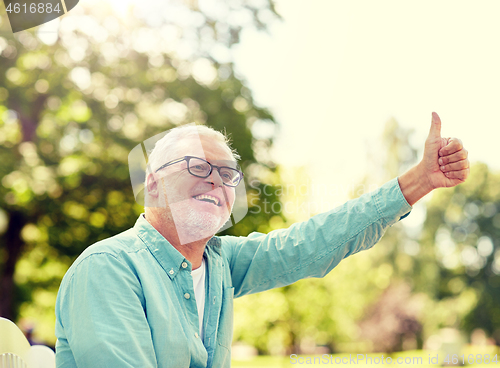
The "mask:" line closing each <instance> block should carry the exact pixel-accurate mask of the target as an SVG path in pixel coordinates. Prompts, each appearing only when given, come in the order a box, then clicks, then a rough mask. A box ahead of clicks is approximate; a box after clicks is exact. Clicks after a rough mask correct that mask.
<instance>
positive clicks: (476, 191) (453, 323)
mask: <svg viewBox="0 0 500 368" xmlns="http://www.w3.org/2000/svg"><path fill="white" fill-rule="evenodd" d="M499 188H500V174H499V173H495V172H492V171H491V170H490V169H489V168H488V166H487V165H486V164H483V163H476V164H474V165H472V167H471V174H470V177H469V178H468V179H467V181H466V182H465V183H464V184H462V185H459V186H457V187H455V188H453V189H452V190H447V191H442V192H439V193H436V195H435V196H434V197H433V198H432V201H431V202H430V203H429V205H428V209H427V219H426V222H425V225H424V229H423V237H422V247H423V248H424V249H426V250H427V253H428V254H429V255H433V257H434V258H433V260H432V261H431V260H430V259H429V261H430V264H431V265H430V266H428V267H429V268H428V269H429V270H432V271H431V272H430V274H429V275H428V278H429V279H430V280H429V281H431V282H430V285H431V286H432V287H430V288H429V289H428V292H430V293H432V295H431V296H432V297H433V299H435V300H436V304H435V308H433V309H432V310H430V311H429V314H428V317H427V319H428V321H429V325H430V326H432V327H433V328H434V329H435V328H438V327H455V328H459V329H461V330H463V331H465V332H466V333H468V334H470V333H471V332H472V331H473V330H474V329H475V328H482V329H483V330H485V331H486V332H487V333H488V334H489V335H490V336H493V337H494V338H495V339H496V341H497V344H499V343H500V309H499V307H498V306H499V305H500V293H499V290H500V243H499V239H500V214H499V212H500V211H499V209H500V189H499ZM429 258H430V257H429Z"/></svg>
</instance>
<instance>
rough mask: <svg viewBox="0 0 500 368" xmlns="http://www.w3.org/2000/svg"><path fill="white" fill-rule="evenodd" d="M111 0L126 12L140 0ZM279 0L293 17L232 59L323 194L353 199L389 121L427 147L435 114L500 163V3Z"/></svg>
mask: <svg viewBox="0 0 500 368" xmlns="http://www.w3.org/2000/svg"><path fill="white" fill-rule="evenodd" d="M87 1H90V0H87ZM108 1H110V2H111V3H113V4H114V5H115V7H116V9H117V15H119V16H120V15H121V16H123V15H124V14H125V9H126V8H127V4H130V3H134V2H137V0H108ZM253 1H258V0H253ZM276 1H277V5H278V6H277V8H278V11H279V12H280V14H281V15H282V16H283V18H284V20H283V21H282V22H279V21H277V22H275V24H274V25H273V26H272V27H271V29H270V33H269V34H266V33H263V32H258V31H254V30H245V31H244V32H243V34H242V38H241V43H240V44H239V45H237V46H236V47H235V49H234V52H233V55H234V60H235V62H236V67H237V70H238V71H239V74H240V75H241V76H242V77H243V78H245V79H246V80H247V82H248V84H249V86H250V88H251V90H252V91H253V93H254V97H255V99H256V101H257V103H258V104H259V105H261V106H263V107H268V108H270V110H271V111H272V112H273V113H274V116H275V117H276V118H277V121H278V123H279V124H280V132H279V135H278V139H277V141H276V143H275V149H274V152H273V157H274V159H275V160H276V161H277V162H278V163H280V164H282V165H283V166H285V167H293V166H300V165H306V166H307V167H308V168H309V174H310V177H311V182H312V183H313V185H317V186H321V185H327V186H330V187H331V186H332V185H334V186H336V187H337V189H336V190H335V191H334V192H335V193H332V194H331V195H330V198H323V199H327V200H328V201H333V202H339V201H340V202H343V201H344V200H345V199H347V195H348V192H349V188H350V187H352V186H353V185H355V184H357V183H359V182H360V180H361V179H362V177H363V176H364V175H365V173H366V172H367V171H368V168H367V159H366V158H367V151H366V145H367V142H371V143H370V144H372V145H373V144H374V143H375V144H376V143H378V142H379V141H380V137H381V134H382V132H383V130H384V126H385V124H386V122H387V120H388V119H390V118H391V117H394V118H395V119H396V120H397V121H398V122H399V124H401V125H403V126H404V127H406V128H414V129H415V131H416V134H415V136H414V137H413V142H415V144H416V145H417V147H420V149H423V146H424V141H425V138H426V137H427V134H428V130H429V127H430V121H431V112H432V111H436V112H437V113H438V114H439V115H440V117H441V120H442V124H443V125H442V135H443V136H444V137H458V138H460V139H461V140H462V141H463V143H464V145H465V147H466V149H467V150H468V151H469V159H470V161H471V162H474V161H483V162H486V163H487V164H488V165H489V166H490V167H491V168H493V169H495V170H500V160H499V159H498V157H499V155H498V153H496V152H494V147H495V146H496V145H497V144H496V143H497V140H498V137H499V136H500V134H499V133H500V109H499V108H498V106H500V87H499V86H500V68H499V67H498V66H499V65H500V52H499V51H498V47H497V44H498V35H499V34H500V22H498V14H500V2H498V0H483V1H481V2H475V3H472V2H470V1H457V0H440V1H435V0H434V1H431V0H423V1H419V2H416V3H411V2H407V1H400V0H379V1H373V0H349V1H338V0H311V1H307V2H304V1H302V0H300V1H299V0H276ZM202 2H203V4H205V6H211V5H210V4H212V5H213V7H214V9H216V3H213V2H211V1H210V0H200V3H202ZM214 11H215V10H214ZM179 16H180V15H179ZM179 16H178V17H176V19H177V18H179ZM325 162H327V163H328V164H327V167H328V168H329V170H325ZM401 174H402V173H401ZM377 184H380V183H377ZM313 200H316V201H318V200H319V201H321V198H313Z"/></svg>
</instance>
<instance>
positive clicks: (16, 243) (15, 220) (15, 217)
mask: <svg viewBox="0 0 500 368" xmlns="http://www.w3.org/2000/svg"><path fill="white" fill-rule="evenodd" d="M24 225H26V218H25V216H24V215H23V214H22V213H21V212H19V211H13V212H10V219H9V227H8V228H7V231H6V233H5V234H4V236H3V237H2V238H3V239H2V240H3V241H4V242H5V244H4V246H3V247H2V248H4V249H5V250H6V251H7V259H6V260H5V263H4V267H3V270H2V274H1V278H0V296H1V297H0V316H2V317H5V318H8V319H10V320H11V321H12V320H15V318H16V315H17V311H16V310H14V271H15V269H16V263H17V261H18V260H19V257H20V256H21V253H22V250H23V248H24V241H23V240H22V238H21V230H22V229H23V227H24Z"/></svg>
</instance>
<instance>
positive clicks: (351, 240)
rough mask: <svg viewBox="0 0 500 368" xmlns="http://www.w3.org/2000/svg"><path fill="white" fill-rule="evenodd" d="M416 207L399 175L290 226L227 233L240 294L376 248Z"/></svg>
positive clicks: (317, 273)
mask: <svg viewBox="0 0 500 368" xmlns="http://www.w3.org/2000/svg"><path fill="white" fill-rule="evenodd" d="M410 211H411V206H410V205H409V204H408V202H407V201H406V199H405V198H404V196H403V193H402V192H401V189H400V187H399V182H398V179H397V178H395V179H393V180H391V181H389V182H387V183H386V184H384V185H383V186H382V187H380V188H378V189H377V190H375V191H373V192H370V193H366V194H364V195H362V196H360V197H359V198H357V199H353V200H350V201H348V202H346V203H345V204H343V205H342V206H339V207H337V208H335V209H333V210H331V211H329V212H325V213H322V214H319V215H316V216H314V217H312V218H311V219H309V220H308V221H305V222H301V223H296V224H293V225H292V226H290V227H289V228H288V229H281V230H275V231H272V232H270V233H269V234H261V233H252V234H250V235H249V236H248V237H221V241H222V243H221V244H222V248H223V251H224V253H225V255H226V257H227V261H228V263H229V266H230V270H231V278H232V282H233V286H234V290H235V291H234V295H235V297H240V296H243V295H247V294H251V293H257V292H260V291H264V290H268V289H272V288H276V287H281V286H286V285H289V284H291V283H293V282H295V281H297V280H300V279H303V278H308V277H323V276H325V275H326V274H327V273H328V272H330V271H331V270H332V269H333V268H334V267H335V266H336V265H337V264H338V263H339V262H340V261H341V260H342V259H344V258H346V257H348V256H350V255H351V254H354V253H357V252H359V251H361V250H365V249H369V248H371V247H372V246H373V245H374V244H375V243H377V242H378V241H379V240H380V238H381V237H382V236H383V235H384V233H385V231H386V230H387V228H388V227H390V226H392V225H393V224H395V223H396V222H398V221H399V220H401V219H402V218H404V217H406V216H408V214H409V213H410Z"/></svg>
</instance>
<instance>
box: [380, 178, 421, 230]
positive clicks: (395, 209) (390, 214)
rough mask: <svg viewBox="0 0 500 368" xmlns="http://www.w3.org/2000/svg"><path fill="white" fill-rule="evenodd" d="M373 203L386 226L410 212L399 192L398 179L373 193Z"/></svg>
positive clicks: (401, 193) (410, 207)
mask: <svg viewBox="0 0 500 368" xmlns="http://www.w3.org/2000/svg"><path fill="white" fill-rule="evenodd" d="M375 203H376V205H377V209H378V211H379V214H380V215H381V217H382V219H383V220H384V221H385V223H386V224H387V226H392V225H394V224H395V223H396V222H398V221H400V220H402V219H404V218H405V217H407V216H408V215H409V214H410V212H411V210H412V206H410V205H409V204H408V202H407V201H406V198H405V197H404V195H403V192H401V187H400V186H399V180H398V178H394V179H392V180H390V181H388V182H387V183H385V184H384V185H382V187H381V188H380V190H378V191H377V192H376V193H375Z"/></svg>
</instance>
